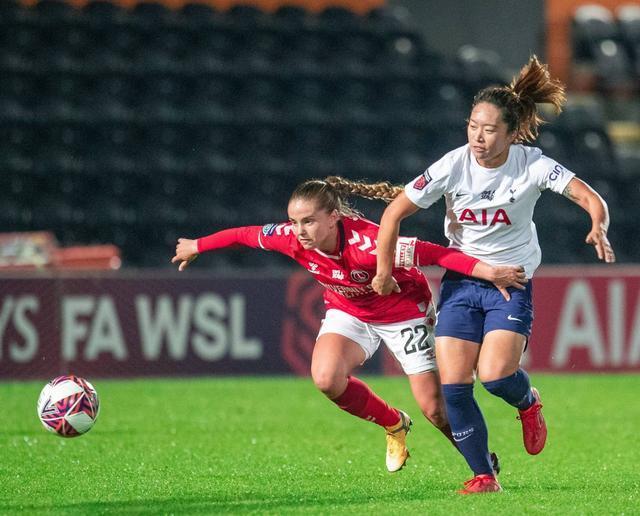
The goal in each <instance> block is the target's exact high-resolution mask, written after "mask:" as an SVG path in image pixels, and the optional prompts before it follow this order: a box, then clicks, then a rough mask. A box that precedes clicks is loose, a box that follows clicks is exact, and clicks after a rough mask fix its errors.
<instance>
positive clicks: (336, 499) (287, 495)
mask: <svg viewBox="0 0 640 516" xmlns="http://www.w3.org/2000/svg"><path fill="white" fill-rule="evenodd" d="M532 377H533V380H534V384H535V385H536V386H537V387H538V388H539V389H540V392H541V395H542V398H543V402H544V405H545V408H544V413H545V416H546V418H547V422H548V426H549V438H548V442H547V447H546V449H545V450H544V451H543V452H542V454H540V455H539V456H537V457H531V456H529V455H527V454H526V453H525V451H524V449H523V446H522V441H521V434H520V432H521V430H520V423H519V422H518V421H517V420H516V419H515V415H516V413H515V410H514V409H511V408H510V407H508V406H506V404H504V403H503V402H502V401H501V400H498V399H496V398H493V397H491V396H490V395H488V394H487V393H486V392H484V390H483V389H482V387H481V386H476V393H477V395H478V399H479V402H480V404H481V406H482V408H483V411H484V414H485V417H486V419H487V422H488V425H489V433H490V436H489V439H490V447H491V449H493V450H495V451H496V452H498V454H499V455H500V458H501V461H502V474H501V475H500V480H501V483H502V485H503V488H504V492H503V493H501V494H490V495H482V496H474V497H461V496H459V495H457V494H455V491H456V489H458V488H460V486H461V483H462V482H463V481H464V480H466V479H468V478H469V477H470V474H469V471H468V470H467V467H466V465H465V463H464V462H463V459H462V457H461V456H460V455H459V454H458V453H457V452H456V451H455V450H454V449H453V447H452V446H451V445H450V444H449V443H448V441H446V440H445V439H444V438H443V437H442V436H441V435H440V434H439V433H438V432H437V431H436V430H435V429H434V428H433V427H431V426H430V425H429V424H428V423H427V422H426V420H424V419H423V418H422V416H421V415H419V414H418V411H417V407H416V405H415V402H414V401H413V399H412V397H411V394H410V392H409V386H408V383H407V380H406V378H402V377H398V378H383V377H370V378H367V380H368V382H369V383H370V385H371V386H372V387H373V388H374V389H375V390H376V391H377V392H378V393H379V394H380V395H382V396H383V397H384V398H386V399H387V400H388V401H389V402H390V403H392V404H393V405H395V406H398V407H401V408H403V409H405V410H407V411H408V412H409V413H410V414H411V415H412V417H413V419H414V421H415V422H414V426H413V431H412V432H411V434H410V435H409V447H410V449H411V454H412V456H411V458H410V459H409V461H408V463H407V466H406V467H405V468H404V469H403V470H402V471H400V472H399V473H395V474H389V473H387V472H386V470H385V466H384V449H385V444H384V443H385V440H384V434H383V431H382V430H381V429H380V428H379V427H377V426H375V425H373V424H371V423H367V422H365V421H362V420H359V419H356V418H355V417H353V416H350V415H348V414H346V413H344V412H342V411H340V410H339V409H337V408H336V407H335V406H334V405H333V404H332V403H330V402H329V401H327V400H326V399H325V398H324V397H323V396H322V395H321V394H320V393H319V392H317V391H316V390H315V388H314V386H313V384H312V382H311V380H310V379H309V378H222V379H204V378H203V379H171V380H132V381H115V380H97V381H94V382H93V383H94V385H95V387H96V389H97V390H98V393H99V395H100V399H101V403H102V408H101V413H100V417H99V419H98V422H97V424H96V426H95V427H94V428H93V429H92V430H91V432H89V433H88V434H87V435H84V436H82V437H79V438H75V439H62V438H59V437H57V436H55V435H53V434H49V433H48V432H46V431H45V430H44V428H42V426H41V425H40V422H39V421H38V420H37V417H36V413H35V406H36V400H37V398H38V394H39V392H40V389H41V388H42V385H43V384H42V383H41V382H28V383H3V384H0V399H1V400H2V404H3V408H4V410H5V415H6V417H5V418H4V419H3V422H2V425H1V426H0V459H1V460H0V513H2V514H220V513H228V514H239V513H243V514H246V513H254V514H331V515H333V514H447V515H452V514H453V515H456V514H467V513H471V514H506V513H509V514H520V513H523V514H545V515H546V514H638V513H640V437H639V432H640V402H638V393H639V392H640V375H541V374H534V375H532Z"/></svg>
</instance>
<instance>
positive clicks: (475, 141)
mask: <svg viewBox="0 0 640 516" xmlns="http://www.w3.org/2000/svg"><path fill="white" fill-rule="evenodd" d="M515 136H516V133H515V131H512V132H509V130H508V126H507V124H506V123H505V121H504V120H502V112H501V111H500V108H498V107H497V106H495V105H493V104H491V103H489V102H480V103H479V104H476V106H475V107H474V108H473V110H472V111H471V116H470V117H469V123H468V125H467V138H468V140H469V147H470V148H471V152H472V153H473V155H474V156H475V158H476V161H477V162H478V164H479V165H480V166H482V167H486V168H496V167H499V166H500V165H502V164H503V163H504V162H505V161H507V158H508V157H509V146H510V145H511V144H512V143H513V140H514V139H515Z"/></svg>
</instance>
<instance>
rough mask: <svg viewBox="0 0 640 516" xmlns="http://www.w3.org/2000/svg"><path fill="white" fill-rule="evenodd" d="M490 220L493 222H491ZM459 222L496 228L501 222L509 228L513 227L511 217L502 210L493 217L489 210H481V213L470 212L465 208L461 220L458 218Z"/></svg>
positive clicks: (497, 211)
mask: <svg viewBox="0 0 640 516" xmlns="http://www.w3.org/2000/svg"><path fill="white" fill-rule="evenodd" d="M489 218H491V221H490V222H489ZM458 221H459V222H473V223H474V224H482V225H483V226H487V225H489V226H494V225H495V224H498V223H499V222H500V223H502V224H506V225H507V226H510V225H511V220H509V216H508V215H507V212H506V211H504V210H503V209H502V208H500V209H498V210H496V212H495V213H494V214H493V215H489V213H487V210H484V209H483V210H481V211H480V212H479V213H476V212H474V211H473V210H470V209H469V208H465V209H464V210H462V213H461V214H460V218H458Z"/></svg>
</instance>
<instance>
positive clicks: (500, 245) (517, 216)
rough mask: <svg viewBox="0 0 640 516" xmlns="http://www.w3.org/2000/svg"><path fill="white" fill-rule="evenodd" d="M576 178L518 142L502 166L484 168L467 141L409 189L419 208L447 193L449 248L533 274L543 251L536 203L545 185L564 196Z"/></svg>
mask: <svg viewBox="0 0 640 516" xmlns="http://www.w3.org/2000/svg"><path fill="white" fill-rule="evenodd" d="M574 176H575V174H574V173H573V172H570V171H569V170H567V169H566V168H564V167H563V166H562V165H560V164H559V163H557V162H556V161H554V160H552V159H550V158H548V157H546V156H544V155H543V154H542V151H541V150H540V149H538V148H537V147H527V146H524V145H516V144H514V145H511V146H510V148H509V156H508V158H507V161H506V162H505V163H504V164H503V165H501V166H500V167H498V168H492V169H489V168H484V167H482V166H480V165H479V164H478V162H477V161H476V159H475V157H474V156H473V154H472V153H471V150H470V149H469V145H468V144H467V145H464V146H462V147H459V148H457V149H455V150H453V151H451V152H449V153H447V154H445V155H444V156H443V157H442V158H441V159H440V160H439V161H437V162H436V163H434V164H433V165H431V166H430V167H429V168H428V169H427V170H426V171H425V172H424V173H423V174H422V175H420V176H418V177H417V178H416V179H414V180H413V181H411V182H410V183H409V184H407V185H406V186H405V193H406V195H407V197H408V198H409V199H410V200H411V201H412V202H413V203H414V204H415V205H417V206H419V207H420V208H428V207H429V206H431V205H432V204H433V203H434V202H436V201H437V200H438V199H439V198H440V197H442V196H444V198H445V202H446V210H447V213H446V216H445V221H444V231H445V235H446V236H447V238H448V239H449V246H450V247H453V248H456V249H460V250H461V251H463V252H465V253H466V254H468V255H470V256H473V257H475V258H479V259H480V260H483V261H485V262H487V263H490V264H491V265H523V266H524V268H525V272H526V275H527V277H528V278H531V277H532V276H533V273H534V272H535V270H536V268H537V267H538V265H540V259H541V254H542V253H541V251H540V245H539V244H538V235H537V233H536V226H535V224H534V223H533V209H534V207H535V204H536V202H537V200H538V198H539V197H540V194H541V192H542V191H544V190H546V189H551V190H552V191H554V192H556V193H559V194H561V193H562V192H563V191H564V189H565V187H566V186H567V184H568V183H569V181H571V179H572V178H573V177H574Z"/></svg>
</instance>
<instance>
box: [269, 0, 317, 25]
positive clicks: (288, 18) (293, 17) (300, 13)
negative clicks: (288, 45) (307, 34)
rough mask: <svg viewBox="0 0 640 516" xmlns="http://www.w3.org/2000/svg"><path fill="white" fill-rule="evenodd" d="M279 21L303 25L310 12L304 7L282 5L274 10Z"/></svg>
mask: <svg viewBox="0 0 640 516" xmlns="http://www.w3.org/2000/svg"><path fill="white" fill-rule="evenodd" d="M274 16H275V19H276V20H277V21H278V22H284V23H285V24H287V25H289V26H292V27H298V28H299V27H302V26H303V25H304V24H305V21H307V19H308V17H309V14H308V11H307V10H306V9H305V8H304V7H300V6H296V5H286V4H285V5H281V6H279V7H278V8H277V9H276V10H275V12H274Z"/></svg>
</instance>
